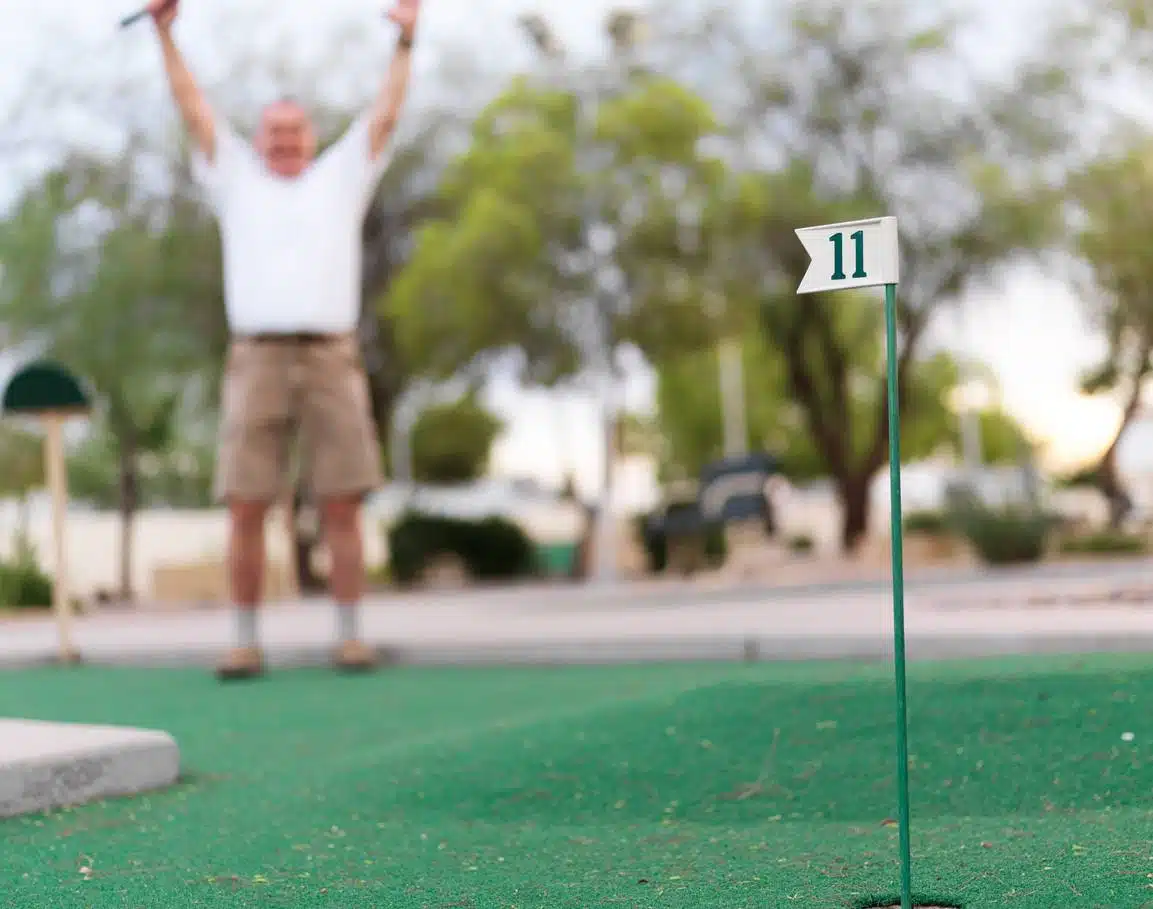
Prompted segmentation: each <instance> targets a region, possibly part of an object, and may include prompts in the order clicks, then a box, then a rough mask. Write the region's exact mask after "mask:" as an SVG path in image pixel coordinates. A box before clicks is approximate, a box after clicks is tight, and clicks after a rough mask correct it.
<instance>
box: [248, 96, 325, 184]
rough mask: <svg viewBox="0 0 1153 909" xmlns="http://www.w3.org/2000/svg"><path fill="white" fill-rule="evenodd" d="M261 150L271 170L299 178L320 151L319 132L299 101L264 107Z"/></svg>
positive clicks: (280, 102) (258, 139) (259, 139)
mask: <svg viewBox="0 0 1153 909" xmlns="http://www.w3.org/2000/svg"><path fill="white" fill-rule="evenodd" d="M256 148H257V151H259V152H260V156H261V157H262V158H264V162H265V164H266V165H267V166H268V169H269V170H271V171H272V172H273V173H274V174H276V175H277V176H280V177H286V178H289V179H291V178H292V177H299V176H300V175H301V174H302V173H304V171H305V169H306V168H307V167H308V165H309V164H310V163H311V162H312V159H313V156H314V155H315V154H316V135H315V133H313V131H312V124H311V123H310V122H309V120H308V114H306V113H305V112H304V110H303V108H301V106H300V105H299V104H295V103H293V102H291V101H278V102H276V103H275V104H270V105H269V106H268V107H266V108H265V109H264V115H263V116H262V117H261V120H260V133H259V135H258V136H257V141H256Z"/></svg>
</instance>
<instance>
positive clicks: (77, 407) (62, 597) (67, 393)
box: [0, 361, 92, 664]
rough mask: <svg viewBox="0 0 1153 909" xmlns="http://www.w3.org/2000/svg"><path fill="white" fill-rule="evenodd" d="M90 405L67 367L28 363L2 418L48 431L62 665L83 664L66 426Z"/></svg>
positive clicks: (3, 402) (15, 379)
mask: <svg viewBox="0 0 1153 909" xmlns="http://www.w3.org/2000/svg"><path fill="white" fill-rule="evenodd" d="M91 409H92V408H91V403H90V400H89V397H88V395H87V394H86V393H85V391H84V388H83V386H82V384H81V382H80V380H79V379H78V378H77V377H76V376H74V375H73V374H72V373H71V372H69V371H68V370H67V369H65V368H64V367H62V366H60V365H58V364H56V363H49V362H45V361H37V362H33V363H28V364H26V365H24V366H22V367H21V368H20V369H18V370H17V371H16V372H15V373H14V374H13V375H12V377H11V378H10V379H9V380H8V383H7V385H6V386H5V387H4V393H3V397H2V399H0V415H3V416H11V417H31V418H33V419H35V420H37V421H38V422H39V423H40V425H41V426H43V427H44V475H45V477H46V479H47V482H48V492H49V494H50V495H51V498H52V542H53V565H54V570H53V579H52V611H53V614H54V615H55V616H56V624H57V627H58V629H59V634H60V638H59V644H60V660H61V662H62V663H66V664H67V663H76V662H79V659H80V654H79V651H78V650H77V649H76V647H75V645H74V644H73V638H72V597H71V594H70V592H69V584H68V547H67V538H68V535H67V528H66V521H67V516H68V475H67V472H66V470H65V461H64V424H65V423H66V422H67V421H68V420H70V419H73V418H75V417H84V416H87V414H88V413H89V411H90V410H91Z"/></svg>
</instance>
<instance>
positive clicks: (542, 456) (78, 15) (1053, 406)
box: [0, 0, 1119, 498]
mask: <svg viewBox="0 0 1153 909" xmlns="http://www.w3.org/2000/svg"><path fill="white" fill-rule="evenodd" d="M136 2H137V0H2V2H0V112H2V111H3V109H4V105H5V104H6V103H10V102H11V100H12V98H13V97H14V96H15V95H16V94H17V93H19V92H21V91H23V88H22V86H23V85H24V81H23V80H24V78H25V76H26V74H27V73H28V72H30V71H31V67H32V66H33V65H34V64H37V65H40V66H43V65H44V64H45V61H49V65H51V66H52V67H53V69H54V70H55V72H56V74H57V75H56V77H57V78H60V79H61V80H63V81H64V82H65V83H70V84H79V85H83V84H85V83H88V84H92V83H98V82H101V80H104V83H103V84H107V80H118V82H117V83H116V84H124V85H125V86H126V87H128V88H131V89H132V90H133V91H140V90H143V91H144V92H145V93H146V94H147V95H148V96H149V97H158V98H159V97H162V94H161V93H162V92H163V84H162V82H161V81H160V80H161V72H160V69H159V61H158V59H157V56H156V52H155V47H154V42H153V40H152V36H151V34H150V28H149V26H148V24H147V23H142V24H140V25H139V26H137V27H135V28H133V29H131V30H127V31H119V30H118V29H117V28H116V27H115V24H116V22H117V21H118V20H119V18H120V17H121V16H123V15H125V14H127V13H129V12H132V11H133V10H134V4H135V3H136ZM967 2H968V4H969V5H970V6H971V7H972V8H973V10H974V11H975V12H976V13H977V14H978V15H979V17H980V20H981V21H982V23H983V24H984V27H983V29H982V30H981V34H980V36H979V39H978V44H976V45H974V46H975V47H979V53H981V54H982V55H983V57H984V58H985V59H996V58H997V57H999V56H1003V57H1006V58H1008V57H1009V56H1011V55H1012V54H1013V53H1015V51H1016V50H1017V49H1018V45H1017V44H1016V43H1015V42H1017V41H1019V40H1020V38H1019V36H1021V35H1022V34H1028V33H1029V29H1028V28H1027V26H1028V24H1029V22H1030V20H1031V18H1032V17H1034V16H1036V15H1038V14H1040V11H1041V10H1042V9H1043V8H1044V2H1045V0H1014V3H1010V4H1006V3H1003V2H999V0H967ZM614 5H619V4H613V3H610V2H606V0H579V2H578V0H538V2H531V0H425V8H424V12H423V22H422V26H421V30H422V34H421V41H420V42H418V50H417V56H416V72H417V77H416V78H415V79H414V89H413V98H412V103H413V104H420V103H422V98H423V95H422V88H421V85H422V82H421V74H422V73H423V74H428V73H431V72H433V71H439V70H441V69H442V68H446V67H452V66H453V65H454V64H457V63H459V62H460V61H461V60H463V59H464V58H465V57H466V56H467V57H468V58H469V59H470V60H471V61H473V62H475V63H479V65H480V66H481V67H482V68H483V69H485V70H486V71H492V70H494V69H495V70H497V71H499V70H500V69H502V68H516V67H519V66H522V65H524V64H526V63H527V62H528V61H529V59H530V57H529V51H528V49H527V48H526V47H525V46H524V41H523V39H522V38H521V37H520V34H519V32H518V31H517V28H516V26H515V17H516V15H517V14H519V13H521V12H526V11H537V12H541V13H543V14H544V15H545V16H546V17H547V18H548V19H549V20H550V21H551V22H552V23H553V26H554V28H555V30H556V32H557V34H558V35H559V36H560V38H561V40H562V41H563V42H564V43H565V44H566V45H567V46H568V47H569V48H570V49H571V50H572V51H573V52H575V53H588V52H595V51H596V49H597V48H598V46H599V34H600V31H599V30H600V24H601V22H602V21H603V17H604V14H605V11H606V10H607V9H609V8H610V7H612V6H614ZM641 5H642V6H643V4H641ZM380 13H381V6H380V5H379V4H377V3H375V2H371V0H323V2H321V0H183V3H182V13H181V22H180V25H179V31H178V38H179V39H180V41H181V44H182V46H183V47H184V48H185V51H186V55H187V56H188V58H189V61H190V63H191V64H192V67H193V69H194V70H196V71H197V72H198V73H205V79H206V80H208V81H210V80H211V78H212V74H213V73H214V72H215V70H214V67H215V66H217V65H219V63H220V60H221V58H222V56H225V55H227V53H228V52H229V51H228V48H232V47H237V46H240V44H239V42H246V43H248V44H250V45H253V46H255V47H256V48H257V50H258V51H259V52H265V51H267V52H268V53H275V52H277V51H276V49H277V48H283V47H289V48H290V49H291V50H290V54H291V55H292V56H294V57H297V58H300V59H304V60H308V61H311V62H312V64H313V66H319V67H323V68H324V71H325V73H326V75H328V74H329V72H330V69H331V68H332V66H333V64H332V62H330V61H328V60H327V59H326V58H325V57H324V56H322V54H323V52H324V51H325V49H326V48H331V47H332V46H333V43H334V41H336V42H339V41H341V40H348V41H357V42H359V43H358V44H357V50H356V51H355V52H352V51H350V52H349V53H348V54H347V55H345V56H344V57H342V62H344V63H347V65H348V67H349V70H350V76H349V79H348V80H347V82H346V84H343V85H341V84H340V83H339V80H336V81H335V82H334V85H336V86H337V88H335V89H334V90H335V91H341V92H344V93H345V95H347V97H348V98H350V99H351V101H352V102H353V103H358V102H361V101H364V100H367V98H368V97H369V95H370V94H371V93H372V91H373V90H374V89H375V87H376V85H375V82H374V81H373V80H372V78H371V75H372V73H371V67H372V66H374V65H375V63H374V61H375V60H378V59H379V60H380V61H381V63H382V65H383V62H384V61H386V60H387V53H388V47H389V45H390V42H391V40H392V33H391V31H390V30H389V29H388V28H387V27H386V26H385V25H384V24H383V23H382V22H381V21H380ZM238 17H239V18H240V19H241V22H240V24H239V25H238V24H237V18H238ZM222 23H229V28H228V31H227V32H222V31H221V28H222ZM346 58H347V59H346ZM349 61H351V62H349ZM433 81H435V80H431V79H428V78H425V82H424V84H425V85H426V86H427V85H429V84H431V83H432V82H433ZM126 103H128V102H126ZM51 122H52V126H51V128H52V129H61V130H67V131H69V132H70V133H73V134H74V133H76V131H78V130H79V131H83V130H85V129H87V128H88V126H89V124H87V121H85V120H84V117H83V111H79V112H73V113H71V114H70V115H69V116H68V117H67V118H65V120H64V121H63V122H61V120H60V118H57V119H56V120H53V121H51ZM0 141H2V140H0ZM5 179H7V184H6V183H5ZM14 185H15V184H14V182H13V180H12V179H11V178H10V177H9V178H5V177H4V176H0V200H2V199H3V197H4V194H5V192H6V191H7V192H8V193H9V194H10V193H11V191H12V189H13V186H14ZM798 226H802V225H798ZM957 313H958V314H957V315H950V316H948V317H947V318H943V319H941V320H940V321H939V322H938V323H937V326H936V329H935V335H934V337H935V341H936V342H937V343H941V344H945V345H947V346H949V347H951V348H953V349H955V350H960V351H962V352H965V353H968V354H971V355H972V356H974V357H977V358H979V359H981V360H983V361H985V362H986V363H988V364H989V365H990V366H991V367H992V368H993V370H994V371H995V372H996V374H997V375H998V378H999V381H1000V384H1001V392H1002V401H1003V404H1004V406H1005V407H1006V408H1007V409H1008V410H1009V411H1010V412H1011V413H1013V414H1014V415H1015V416H1016V417H1017V418H1018V419H1020V420H1021V421H1022V423H1023V424H1024V425H1025V426H1026V427H1027V428H1028V429H1029V431H1030V432H1031V433H1032V434H1033V435H1034V436H1035V437H1036V438H1037V439H1038V440H1039V441H1041V442H1043V443H1045V444H1046V446H1047V448H1046V460H1047V462H1048V463H1049V465H1050V466H1054V467H1065V466H1068V465H1071V464H1076V463H1079V462H1082V461H1084V460H1086V459H1088V458H1091V457H1092V456H1093V455H1094V454H1095V453H1097V452H1098V451H1099V450H1100V449H1101V447H1102V446H1103V445H1104V444H1105V443H1106V442H1107V441H1108V439H1109V438H1110V435H1111V433H1112V431H1113V429H1114V428H1115V426H1116V425H1117V420H1118V416H1119V413H1118V409H1117V408H1116V406H1115V405H1114V404H1113V402H1111V401H1107V400H1090V399H1086V398H1083V397H1082V396H1080V395H1079V394H1078V393H1077V391H1076V382H1077V376H1078V374H1079V373H1080V372H1081V370H1082V369H1084V368H1085V366H1087V365H1088V364H1090V363H1091V362H1092V361H1093V359H1094V357H1095V356H1097V355H1098V354H1099V351H1100V345H1099V343H1098V342H1097V341H1096V340H1095V339H1094V336H1093V333H1092V332H1091V331H1090V329H1089V326H1087V325H1086V324H1085V322H1084V321H1083V319H1082V318H1081V317H1080V315H1079V310H1078V303H1077V300H1076V299H1075V298H1074V297H1073V296H1072V295H1071V293H1070V292H1069V290H1068V289H1067V288H1065V287H1064V286H1063V285H1062V284H1061V283H1060V282H1059V281H1058V280H1056V279H1055V278H1053V277H1051V276H1047V275H1045V274H1044V273H1042V272H1040V271H1038V270H1036V269H1021V270H1018V271H1017V272H1015V273H1013V274H1012V275H1010V276H1008V277H1007V278H1006V280H1005V281H1004V282H1002V283H1001V284H1000V285H999V286H997V287H996V288H993V289H988V288H985V289H981V290H974V291H973V292H971V293H970V294H968V295H967V297H966V299H965V300H964V305H963V306H961V307H959V308H958V311H957ZM961 313H963V316H962V315H961ZM654 388H655V384H654V381H653V376H652V375H651V374H648V373H646V372H644V371H643V370H642V371H639V372H637V373H636V374H635V375H633V376H632V377H630V381H629V383H628V387H627V388H626V389H625V391H624V399H625V403H626V404H627V406H629V407H630V408H632V409H636V410H646V409H649V408H651V407H652V404H653V396H654ZM490 403H491V404H492V405H493V406H494V408H496V409H497V410H499V411H500V412H501V413H502V415H503V416H504V417H505V418H506V420H507V421H508V429H507V432H506V433H505V436H504V437H503V438H502V439H501V440H500V442H499V443H498V447H497V451H496V453H495V459H494V468H495V470H496V471H497V472H499V473H505V474H513V475H531V476H535V477H537V478H539V479H541V480H543V481H544V482H547V483H550V484H557V483H559V482H560V478H561V477H562V476H563V474H564V472H565V471H568V470H574V471H575V472H576V474H577V477H578V480H579V482H580V485H581V486H582V487H583V488H584V489H586V490H593V489H596V488H597V485H598V478H599V476H600V469H601V468H600V448H599V441H598V434H597V413H598V407H599V405H598V403H597V401H596V399H595V398H594V397H593V396H592V395H591V394H583V395H582V394H577V393H574V394H568V395H558V394H546V393H543V392H523V391H520V390H518V389H516V388H514V387H513V386H512V385H511V383H507V382H505V383H497V385H496V387H495V388H494V391H493V396H492V398H491V399H490ZM630 469H631V470H632V475H630V476H629V477H627V478H624V483H623V485H624V486H625V487H627V488H629V489H633V490H634V494H635V495H636V496H639V497H641V498H647V497H648V496H649V495H650V494H651V486H652V483H651V477H648V476H647V475H646V474H645V471H644V470H643V469H639V468H637V467H636V465H634V466H633V467H632V468H630Z"/></svg>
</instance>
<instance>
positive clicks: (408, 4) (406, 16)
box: [388, 0, 420, 41]
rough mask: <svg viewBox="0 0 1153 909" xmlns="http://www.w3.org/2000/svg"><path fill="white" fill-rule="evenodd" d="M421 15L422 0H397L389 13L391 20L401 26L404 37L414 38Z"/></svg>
mask: <svg viewBox="0 0 1153 909" xmlns="http://www.w3.org/2000/svg"><path fill="white" fill-rule="evenodd" d="M419 17H420V0H397V3H396V6H394V7H393V8H392V9H391V10H390V11H389V14H388V18H389V21H390V22H393V23H395V24H396V25H397V26H398V27H399V28H400V34H401V37H402V38H407V39H408V40H410V41H411V40H412V36H413V34H414V33H415V32H416V20H417V19H418V18H419Z"/></svg>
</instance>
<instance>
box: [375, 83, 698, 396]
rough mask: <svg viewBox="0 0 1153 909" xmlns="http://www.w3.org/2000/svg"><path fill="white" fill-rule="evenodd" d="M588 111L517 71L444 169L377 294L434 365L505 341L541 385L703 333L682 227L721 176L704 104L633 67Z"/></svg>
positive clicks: (439, 371)
mask: <svg viewBox="0 0 1153 909" xmlns="http://www.w3.org/2000/svg"><path fill="white" fill-rule="evenodd" d="M584 109H585V108H584V107H583V106H582V100H581V99H580V97H579V96H577V95H574V94H573V93H571V92H566V91H561V90H549V89H542V88H539V87H536V86H534V85H533V84H532V83H530V82H529V81H528V80H526V79H518V80H515V81H514V83H513V85H512V86H511V87H510V88H509V89H508V90H507V91H506V92H505V93H504V94H502V95H501V96H500V97H499V98H498V99H497V100H496V101H494V102H493V103H492V104H491V105H489V106H488V107H487V108H486V109H485V111H484V112H483V113H482V114H481V115H480V117H479V118H478V119H477V121H476V124H475V126H474V128H473V132H472V141H471V144H470V147H469V149H468V150H467V151H466V152H465V153H464V154H463V155H461V156H460V157H459V158H457V159H456V160H455V161H454V162H453V163H452V165H451V166H450V167H449V169H448V171H447V172H446V174H445V177H444V180H443V182H442V183H441V186H440V201H441V205H442V213H441V215H440V216H439V217H437V218H435V219H434V220H432V221H430V222H428V223H426V224H425V225H424V226H423V227H422V228H421V229H420V231H419V232H418V235H417V246H416V250H415V252H414V254H413V257H412V260H411V262H410V263H409V265H408V267H407V268H406V269H405V271H404V272H403V274H402V275H401V276H400V277H399V279H398V280H397V283H396V285H395V286H394V288H393V291H392V292H391V293H390V294H389V296H388V298H387V300H386V304H385V305H386V308H387V311H388V312H389V313H390V314H393V315H394V316H395V317H396V319H397V320H398V325H399V326H400V328H401V332H402V334H401V340H402V345H403V348H404V350H405V352H406V353H407V354H408V355H409V356H411V357H413V358H417V359H418V361H419V364H420V366H421V368H422V369H424V370H427V371H428V372H430V373H431V374H432V375H435V376H440V377H444V376H450V375H454V374H456V373H458V372H459V371H461V370H463V369H467V368H468V367H470V366H472V365H475V364H476V363H477V362H478V359H479V360H480V361H482V362H483V361H485V358H486V355H491V354H492V353H493V352H500V351H504V350H507V349H509V348H515V349H516V350H518V351H519V352H520V353H521V354H522V356H523V365H524V367H525V375H526V377H527V378H528V379H529V381H532V382H538V383H542V384H552V383H555V382H557V381H559V380H562V379H565V378H571V377H572V376H574V375H575V374H576V373H577V372H579V371H580V370H581V369H582V367H586V366H588V365H590V364H595V363H596V362H597V361H598V356H599V352H600V351H602V350H604V349H607V350H609V351H610V352H612V351H616V350H617V349H619V347H620V346H621V345H623V344H631V345H634V346H636V347H637V348H639V349H641V350H642V351H644V352H646V353H648V354H650V355H653V354H655V353H657V352H659V351H665V350H670V349H683V348H685V347H688V346H693V345H697V344H699V343H701V340H702V338H705V337H707V336H708V335H709V333H710V331H711V329H712V323H711V320H710V317H709V314H708V312H707V310H706V307H704V306H703V305H702V287H701V286H700V284H699V282H698V281H697V275H698V273H699V270H698V269H696V268H695V267H694V262H693V257H694V251H693V249H692V247H691V240H690V239H688V238H686V236H685V231H684V230H683V221H684V218H685V213H686V210H687V209H688V207H689V206H690V205H691V204H692V203H693V202H694V201H695V202H698V204H699V197H701V196H702V195H704V194H706V193H707V192H708V187H709V185H710V184H711V181H713V180H714V179H715V177H716V174H717V163H716V162H715V161H713V160H711V159H709V158H707V157H705V156H703V155H702V153H701V151H700V146H701V141H702V140H703V139H704V138H705V137H707V136H708V135H710V134H711V133H712V132H713V131H714V130H715V128H716V124H715V122H714V120H713V117H712V114H711V112H710V111H709V109H708V106H707V105H705V104H704V103H703V102H702V101H701V99H700V98H698V97H696V96H695V95H693V94H692V93H690V92H688V91H687V90H685V89H684V88H683V87H682V86H680V85H678V84H677V83H675V82H673V81H671V80H668V79H660V78H647V77H637V78H636V79H635V80H633V81H631V82H630V83H629V85H628V87H627V89H625V90H623V91H622V93H621V94H620V95H619V96H618V97H615V98H612V99H609V100H606V101H604V102H603V103H601V104H600V105H598V106H597V107H596V108H595V111H594V113H593V114H592V115H591V123H589V124H588V125H587V126H586V125H585V124H586V119H585V116H584V115H583V114H582V110H584ZM598 156H599V160H600V162H601V166H600V167H597V168H595V169H588V168H585V167H583V166H582V165H583V164H584V163H585V162H587V161H588V160H589V158H590V157H593V158H597V157H598ZM695 197H696V198H695Z"/></svg>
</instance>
